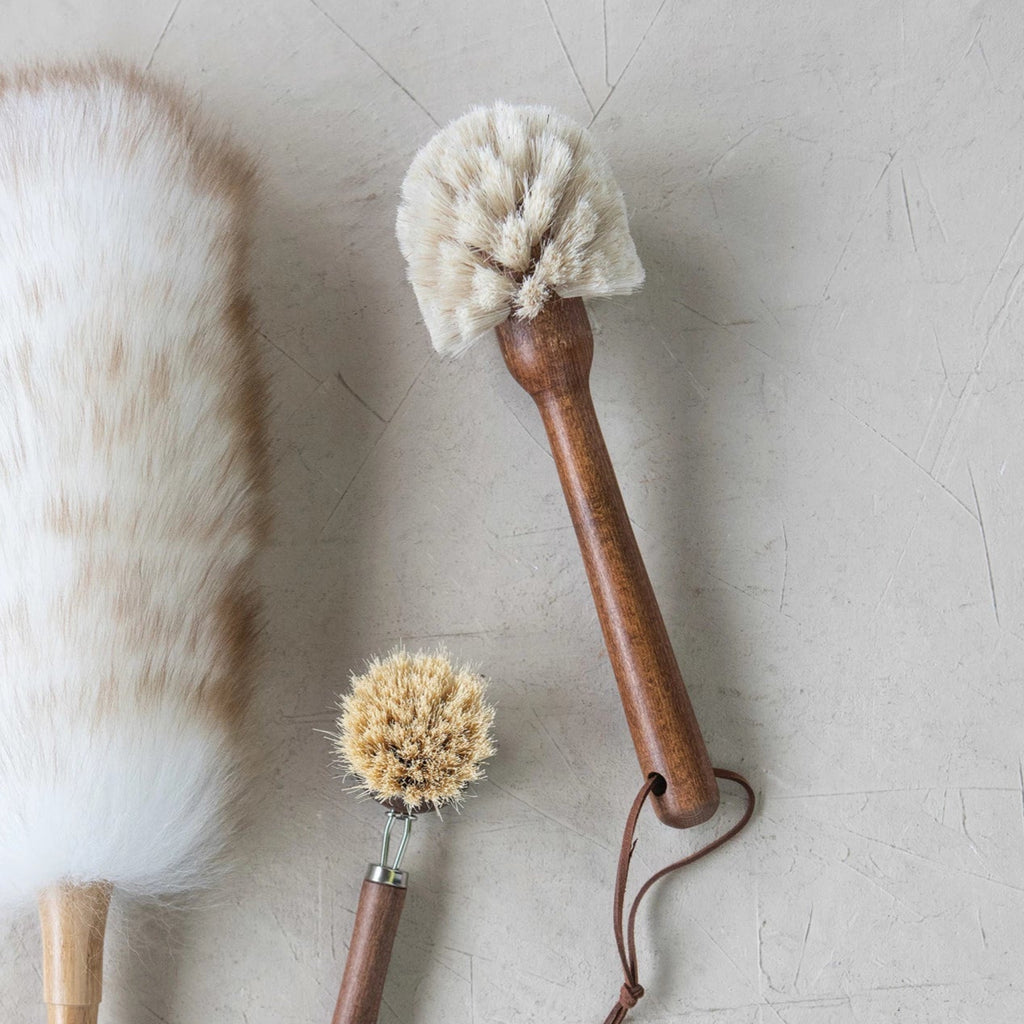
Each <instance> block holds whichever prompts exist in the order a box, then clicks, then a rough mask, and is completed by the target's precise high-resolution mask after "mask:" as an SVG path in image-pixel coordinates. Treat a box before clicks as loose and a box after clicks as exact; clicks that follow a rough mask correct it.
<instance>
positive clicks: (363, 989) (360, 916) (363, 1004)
mask: <svg viewBox="0 0 1024 1024" xmlns="http://www.w3.org/2000/svg"><path fill="white" fill-rule="evenodd" d="M404 903H405V889H404V888H399V887H397V886H394V885H385V884H382V883H380V882H371V881H370V880H369V879H366V880H365V881H364V882H363V888H362V890H361V891H360V893H359V906H358V908H357V909H356V923H355V927H354V928H353V929H352V942H351V943H350V945H349V947H348V958H347V959H346V961H345V973H344V975H343V976H342V979H341V991H340V992H339V993H338V1004H337V1006H335V1008H334V1016H333V1017H332V1018H331V1024H376V1022H377V1014H378V1013H379V1012H380V1001H381V996H382V995H383V993H384V980H385V978H386V977H387V973H388V964H389V963H390V961H391V947H392V946H393V945H394V942H395V935H396V933H397V932H398V921H399V918H400V917H401V916H402V905H403V904H404Z"/></svg>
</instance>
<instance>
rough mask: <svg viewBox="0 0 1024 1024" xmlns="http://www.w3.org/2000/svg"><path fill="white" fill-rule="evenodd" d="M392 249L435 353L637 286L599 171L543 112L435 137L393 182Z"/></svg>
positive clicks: (474, 117)
mask: <svg viewBox="0 0 1024 1024" xmlns="http://www.w3.org/2000/svg"><path fill="white" fill-rule="evenodd" d="M398 243H399V246H400V248H401V250H402V255H403V256H405V259H406V261H407V263H408V267H409V270H408V272H409V280H410V281H411V282H412V285H413V288H414V289H415V291H416V298H417V299H418V300H419V304H420V310H421V311H422V313H423V319H424V321H425V322H426V325H427V329H428V330H429V331H430V336H431V339H432V341H433V343H434V347H435V348H436V349H437V350H438V351H439V352H460V351H462V350H464V349H465V348H467V347H468V346H469V345H470V344H471V343H472V342H473V341H474V340H475V339H476V338H478V337H480V335H481V334H484V333H485V332H487V331H489V330H490V329H491V328H493V327H496V326H497V325H498V324H500V323H501V322H502V321H504V320H506V319H507V318H508V317H509V316H513V315H514V316H516V317H519V318H521V319H532V318H533V317H535V316H536V315H537V314H538V313H539V312H540V311H541V309H542V308H543V307H544V304H545V303H546V302H547V301H548V299H549V298H551V297H553V296H560V297H562V298H573V297H576V296H580V297H583V298H588V297H593V296H599V295H620V294H623V293H625V292H630V291H633V290H634V289H636V288H638V287H639V286H640V285H641V284H642V283H643V279H644V272H643V268H642V267H641V266H640V260H639V259H638V258H637V254H636V248H635V246H634V245H633V240H632V238H631V237H630V234H629V226H628V225H627V223H626V206H625V203H624V202H623V199H622V193H621V192H620V191H619V188H618V186H617V185H616V184H615V179H614V178H613V177H612V173H611V168H610V167H609V166H608V161H607V160H605V158H604V157H603V156H602V155H601V153H599V152H598V150H597V149H596V148H595V147H594V144H593V142H592V141H591V139H590V136H589V135H588V134H587V133H586V131H584V130H583V129H582V128H581V127H580V126H579V125H577V124H575V123H574V122H573V121H571V120H569V119H568V118H566V117H563V116H562V115H561V114H558V113H556V112H555V111H554V110H550V109H548V108H547V107H513V106H509V105H508V104H506V103H498V104H496V105H495V106H493V107H479V108H477V109H476V110H472V111H470V113H468V114H466V115H465V116H464V117H462V118H460V119H459V120H457V121H453V122H452V123H451V124H450V125H448V127H447V128H444V129H443V130H442V131H440V132H438V134H437V135H435V136H434V137H433V138H432V139H431V140H430V142H428V143H427V144H426V146H424V147H423V149H421V150H420V152H419V153H418V154H417V155H416V158H415V159H414V160H413V162H412V166H411V167H410V168H409V173H408V174H407V175H406V177H405V181H404V182H403V184H402V202H401V205H400V206H399V210H398Z"/></svg>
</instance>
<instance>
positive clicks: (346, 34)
mask: <svg viewBox="0 0 1024 1024" xmlns="http://www.w3.org/2000/svg"><path fill="white" fill-rule="evenodd" d="M309 2H310V3H311V4H312V5H313V6H314V7H315V8H316V9H317V10H318V11H319V12H320V13H321V14H322V15H323V16H324V17H325V18H326V19H327V20H328V21H329V22H330V23H331V24H332V25H333V26H334V27H335V28H336V29H337V30H338V31H339V32H340V33H341V34H342V35H343V36H344V37H345V38H346V39H347V40H348V41H349V42H350V43H351V44H352V45H353V46H354V47H355V48H356V49H357V50H358V51H359V52H360V53H361V54H362V55H363V56H364V57H366V58H367V59H368V60H369V61H370V62H371V63H372V64H373V65H374V66H375V67H376V68H377V69H378V70H379V71H381V72H382V73H383V74H384V77H385V78H387V79H388V80H389V81H390V82H391V83H392V84H393V85H395V86H397V87H398V88H399V89H400V90H401V91H402V92H403V93H405V95H406V96H408V97H409V99H411V100H412V101H413V103H415V104H416V106H417V107H419V108H420V110H422V111H423V113H424V114H426V115H427V117H428V118H430V121H431V123H432V124H433V125H434V127H435V128H440V127H441V123H440V122H439V121H438V120H437V118H436V117H434V115H433V114H432V113H431V112H430V111H429V110H427V108H426V107H425V106H423V104H422V103H420V101H419V100H418V99H416V97H415V96H413V94H412V93H411V92H410V91H409V90H408V89H407V88H406V87H405V86H404V85H402V83H401V82H400V81H399V80H398V79H397V78H395V76H394V75H393V74H391V72H390V71H388V69H387V68H386V67H384V65H383V64H381V62H380V61H379V60H377V58H376V57H374V55H373V54H372V53H370V51H369V50H368V49H367V48H366V47H365V46H363V44H362V43H361V42H359V40H358V39H356V38H355V36H353V35H352V33H351V32H349V31H348V30H347V29H346V28H345V27H344V26H343V25H342V24H341V23H340V22H339V21H336V20H335V19H334V18H332V17H331V16H330V15H329V14H328V13H327V11H325V10H324V9H323V8H322V7H321V6H320V4H318V3H317V0H309Z"/></svg>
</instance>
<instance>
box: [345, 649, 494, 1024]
mask: <svg viewBox="0 0 1024 1024" xmlns="http://www.w3.org/2000/svg"><path fill="white" fill-rule="evenodd" d="M340 710H341V715H340V717H339V718H338V722H337V733H336V735H335V736H334V737H333V741H334V746H335V753H336V759H337V764H338V766H339V767H340V768H341V769H342V770H343V771H344V772H345V773H346V775H350V776H354V777H355V778H356V779H358V785H357V788H358V789H359V790H361V791H362V792H363V793H365V794H366V795H367V796H370V797H371V798H373V799H374V800H377V801H378V802H379V803H380V804H381V805H382V806H383V807H384V808H385V810H386V811H387V820H386V822H385V825H384V838H383V842H382V844H381V854H380V858H379V860H378V861H376V862H375V863H373V864H371V865H370V866H369V868H368V869H367V872H366V877H365V878H364V880H363V886H362V890H361V891H360V894H359V906H358V908H357V910H356V920H355V926H354V928H353V931H352V941H351V943H350V945H349V950H348V957H347V959H346V962H345V973H344V976H343V977H342V982H341V991H340V992H339V994H338V1002H337V1005H336V1007H335V1010H334V1017H333V1018H332V1024H373V1022H374V1021H376V1019H377V1014H378V1012H379V1011H380V1003H381V996H382V994H383V991H384V980H385V978H386V976H387V970H388V964H389V961H390V959H391V950H392V947H393V945H394V941H395V935H396V934H397V931H398V922H399V919H400V917H401V913H402V907H403V905H404V903H405V892H406V886H407V883H408V877H409V876H408V872H406V871H405V870H403V869H402V866H401V865H402V861H403V858H404V856H405V852H406V849H407V847H408V843H409V836H410V833H411V831H412V824H413V821H414V820H415V818H416V816H417V815H419V814H423V813H424V812H426V811H440V810H441V808H443V807H449V806H452V807H457V806H458V805H459V804H461V802H462V799H463V794H464V791H465V789H466V787H467V786H469V785H470V784H471V783H473V782H476V781H478V780H479V779H481V778H482V777H483V762H484V761H485V760H486V759H487V758H489V757H491V756H492V755H493V754H494V744H493V742H492V740H491V726H492V723H493V721H494V711H493V709H492V708H491V707H490V706H489V705H488V704H487V703H486V701H485V700H484V682H483V680H482V678H481V677H480V676H478V675H476V674H474V673H472V672H470V671H469V670H468V669H466V668H458V669H457V668H454V667H453V666H452V664H451V662H450V661H449V660H448V658H447V657H446V656H445V655H444V654H441V653H435V654H428V653H422V652H420V653H417V654H409V653H407V652H406V651H404V650H401V649H399V650H395V651H392V652H391V653H390V654H389V655H387V656H386V657H385V658H382V659H374V660H373V661H371V662H370V664H369V666H368V667H367V670H366V672H365V673H364V674H363V675H360V676H354V677H353V678H352V685H351V690H350V692H349V693H348V694H346V695H345V696H344V697H343V698H342V700H341V704H340ZM398 824H400V825H401V827H402V836H401V840H400V841H399V846H398V851H397V853H396V854H395V857H394V860H393V861H392V862H391V863H389V855H390V843H391V836H392V832H393V830H394V827H395V826H396V825H398Z"/></svg>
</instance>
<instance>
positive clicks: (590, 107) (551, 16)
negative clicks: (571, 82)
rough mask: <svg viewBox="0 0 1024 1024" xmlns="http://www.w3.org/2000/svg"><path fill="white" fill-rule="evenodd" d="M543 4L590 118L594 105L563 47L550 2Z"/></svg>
mask: <svg viewBox="0 0 1024 1024" xmlns="http://www.w3.org/2000/svg"><path fill="white" fill-rule="evenodd" d="M542 2H543V4H544V10H546V11H547V12H548V21H550V22H551V27H552V28H553V29H554V32H555V38H556V39H557V40H558V45H559V47H560V48H561V50H562V56H564V57H565V59H566V61H567V62H568V64H569V70H570V71H571V72H572V77H573V78H574V79H575V80H576V85H577V86H578V87H579V90H580V92H581V93H583V100H584V102H585V103H586V104H587V109H588V110H589V111H590V115H591V117H593V115H594V104H593V103H591V102H590V97H589V96H588V95H587V90H586V89H584V88H583V83H582V82H581V81H580V76H579V73H578V72H577V71H576V65H575V64H574V63H573V59H572V56H571V55H570V53H569V50H568V47H566V45H565V40H564V39H563V38H562V33H561V32H560V31H559V30H558V22H557V21H555V16H554V14H553V13H552V11H551V3H550V0H542Z"/></svg>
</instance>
